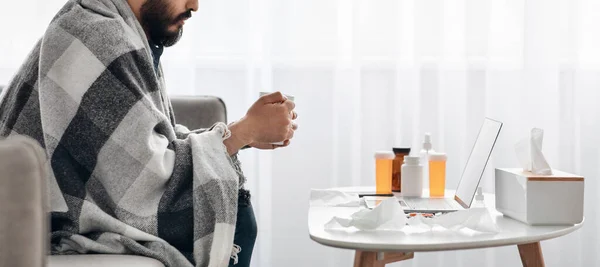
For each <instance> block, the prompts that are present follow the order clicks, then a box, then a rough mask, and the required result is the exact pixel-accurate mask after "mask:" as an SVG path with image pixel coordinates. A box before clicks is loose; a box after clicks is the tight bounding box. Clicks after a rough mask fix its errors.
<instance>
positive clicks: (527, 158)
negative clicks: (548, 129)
mask: <svg viewBox="0 0 600 267" xmlns="http://www.w3.org/2000/svg"><path fill="white" fill-rule="evenodd" d="M543 141H544V130H542V129H539V128H533V129H531V133H530V135H529V137H527V138H524V139H522V140H521V141H519V142H518V143H517V144H516V145H515V152H516V153H517V158H518V159H519V162H520V163H521V166H522V167H523V171H529V172H532V173H533V174H536V175H552V168H550V165H549V164H548V161H547V160H546V157H544V154H543V153H542V142H543Z"/></svg>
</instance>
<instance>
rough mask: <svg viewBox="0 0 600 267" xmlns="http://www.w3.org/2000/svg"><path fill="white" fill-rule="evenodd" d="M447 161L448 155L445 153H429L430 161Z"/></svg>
mask: <svg viewBox="0 0 600 267" xmlns="http://www.w3.org/2000/svg"><path fill="white" fill-rule="evenodd" d="M447 159H448V157H447V156H446V153H443V152H430V153H429V160H430V161H446V160H447Z"/></svg>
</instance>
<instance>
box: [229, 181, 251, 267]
mask: <svg viewBox="0 0 600 267" xmlns="http://www.w3.org/2000/svg"><path fill="white" fill-rule="evenodd" d="M256 234H257V227H256V218H255V217H254V210H253V209H252V203H250V193H249V192H248V191H246V190H240V194H239V199H238V213H237V222H236V224H235V237H234V238H233V243H234V244H235V245H238V246H240V248H241V251H240V252H239V253H238V263H237V264H235V265H234V264H233V263H234V261H233V259H230V260H229V267H248V266H250V259H251V258H252V251H253V250H254V242H255V241H256Z"/></svg>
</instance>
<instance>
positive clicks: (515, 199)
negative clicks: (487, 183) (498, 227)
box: [496, 168, 584, 225]
mask: <svg viewBox="0 0 600 267" xmlns="http://www.w3.org/2000/svg"><path fill="white" fill-rule="evenodd" d="M552 172H553V174H552V175H535V174H533V173H531V172H524V171H523V170H522V169H516V168H515V169H499V168H497V169H496V210H498V211H499V212H500V213H502V214H504V215H505V216H508V217H511V218H513V219H516V220H519V221H521V222H524V223H526V224H529V225H563V224H569V225H570V224H577V223H580V222H581V221H583V187H584V179H583V176H579V175H574V174H570V173H565V172H561V171H557V170H552Z"/></svg>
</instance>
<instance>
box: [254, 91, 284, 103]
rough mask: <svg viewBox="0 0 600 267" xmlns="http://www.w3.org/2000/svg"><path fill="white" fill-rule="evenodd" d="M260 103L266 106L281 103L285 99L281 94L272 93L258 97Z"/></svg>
mask: <svg viewBox="0 0 600 267" xmlns="http://www.w3.org/2000/svg"><path fill="white" fill-rule="evenodd" d="M260 99H261V101H263V103H266V104H273V103H281V102H284V101H285V100H286V99H287V98H286V97H285V96H283V94H282V93H281V92H274V93H270V94H266V95H263V96H261V97H260Z"/></svg>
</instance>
